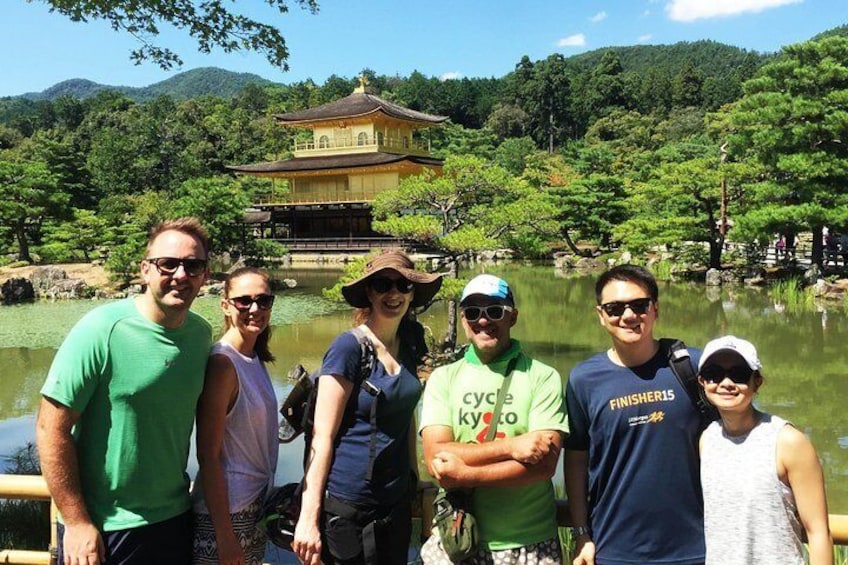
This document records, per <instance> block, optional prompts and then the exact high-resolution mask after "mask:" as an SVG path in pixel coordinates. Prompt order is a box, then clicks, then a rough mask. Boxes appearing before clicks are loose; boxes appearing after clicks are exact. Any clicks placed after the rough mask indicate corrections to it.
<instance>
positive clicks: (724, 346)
mask: <svg viewBox="0 0 848 565" xmlns="http://www.w3.org/2000/svg"><path fill="white" fill-rule="evenodd" d="M719 351H733V352H735V353H736V354H738V355H739V356H740V357H742V359H744V360H745V363H747V364H748V367H750V368H751V370H752V371H759V370H760V369H761V368H762V366H763V365H762V363H760V358H759V356H757V348H756V347H754V344H753V343H751V342H750V341H747V340H744V339H741V338H738V337H736V336H734V335H726V336H724V337H719V338H716V339H714V340H712V341H711V342H709V343H708V344H707V345H706V347H704V352H703V354H701V360H700V362H698V371H700V370H701V369H702V368H703V367H704V365H706V364H707V361H708V360H709V358H710V357H712V356H713V355H715V354H716V353H718V352H719Z"/></svg>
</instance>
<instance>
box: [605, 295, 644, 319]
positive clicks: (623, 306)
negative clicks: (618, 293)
mask: <svg viewBox="0 0 848 565" xmlns="http://www.w3.org/2000/svg"><path fill="white" fill-rule="evenodd" d="M650 307H651V299H650V298H637V299H636V300H631V301H630V302H607V303H606V304H601V309H602V310H603V311H604V312H606V313H607V316H609V317H610V318H619V317H621V316H623V315H624V311H625V310H627V309H628V308H630V311H631V312H633V313H634V314H636V315H638V316H641V315H642V314H644V313H645V312H647V311H648V309H649V308H650Z"/></svg>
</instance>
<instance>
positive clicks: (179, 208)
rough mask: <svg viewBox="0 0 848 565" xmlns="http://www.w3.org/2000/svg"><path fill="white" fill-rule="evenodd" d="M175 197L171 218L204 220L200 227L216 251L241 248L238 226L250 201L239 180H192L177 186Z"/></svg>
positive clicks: (214, 178)
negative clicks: (190, 217) (191, 217)
mask: <svg viewBox="0 0 848 565" xmlns="http://www.w3.org/2000/svg"><path fill="white" fill-rule="evenodd" d="M176 195H177V199H176V201H175V202H174V205H173V208H172V209H171V210H170V211H169V215H170V216H172V217H174V218H178V217H181V216H195V217H198V218H203V226H204V227H205V228H206V230H207V231H208V232H209V236H210V238H211V239H212V241H213V243H214V246H215V249H216V250H218V251H227V250H231V249H235V248H239V247H241V246H242V243H243V234H242V231H241V227H240V226H241V223H242V220H243V217H244V209H245V208H247V207H248V206H249V205H250V197H249V195H248V194H247V193H246V192H245V191H243V190H242V188H241V185H240V183H239V181H238V180H235V179H233V178H232V177H226V176H218V177H209V178H196V179H191V180H187V181H186V182H184V183H183V184H182V185H181V186H180V188H179V189H178V190H177V193H176Z"/></svg>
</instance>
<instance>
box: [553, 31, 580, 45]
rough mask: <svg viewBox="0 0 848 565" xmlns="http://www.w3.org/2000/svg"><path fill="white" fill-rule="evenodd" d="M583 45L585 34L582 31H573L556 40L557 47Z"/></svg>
mask: <svg viewBox="0 0 848 565" xmlns="http://www.w3.org/2000/svg"><path fill="white" fill-rule="evenodd" d="M584 45H586V36H585V35H583V34H582V33H575V34H574V35H569V36H568V37H563V38H562V39H560V40H559V41H557V47H583V46H584Z"/></svg>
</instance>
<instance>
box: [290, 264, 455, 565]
mask: <svg viewBox="0 0 848 565" xmlns="http://www.w3.org/2000/svg"><path fill="white" fill-rule="evenodd" d="M441 282H442V279H441V275H440V274H430V273H424V272H421V271H417V270H415V265H414V263H413V262H412V260H410V258H409V257H408V256H407V255H406V254H405V253H403V252H401V251H398V250H390V251H386V252H383V253H381V254H379V255H377V256H376V257H374V258H373V259H372V260H371V261H369V262H368V263H367V265H366V268H365V274H363V275H362V276H361V277H359V278H358V279H356V280H354V281H352V282H350V283H348V284H346V285H344V286H343V287H342V294H343V295H344V297H345V300H346V301H347V302H348V304H350V305H351V306H353V307H354V308H356V309H357V311H356V313H355V316H354V321H355V323H356V324H357V326H356V327H355V328H354V329H353V330H351V331H347V332H344V333H343V334H341V335H339V336H338V337H336V339H335V340H334V341H333V343H332V344H331V345H330V348H329V350H328V351H327V353H326V354H325V355H324V361H323V364H322V367H321V376H320V377H319V379H318V396H317V401H316V404H315V418H314V420H315V423H314V426H313V430H312V436H311V437H312V439H311V444H310V448H309V450H308V452H307V454H306V466H307V467H306V476H305V481H304V489H303V501H302V509H301V513H300V518H299V520H298V522H297V527H296V529H295V535H294V541H293V542H292V549H293V550H294V551H295V553H296V554H297V556H298V558H299V559H300V560H301V562H303V563H304V564H306V565H317V564H318V563H319V562H320V563H324V564H333V563H340V564H342V563H343V564H346V565H347V564H367V563H380V564H390V565H393V564H397V563H406V561H407V551H408V548H409V541H410V538H411V534H412V518H411V509H410V499H411V496H410V494H411V492H412V491H413V489H415V488H416V487H417V484H415V480H414V477H415V474H417V473H415V472H416V471H417V469H416V465H417V463H416V462H417V459H416V455H415V439H416V438H415V425H414V424H413V421H412V420H413V416H414V412H415V408H416V406H417V404H418V399H419V397H420V396H421V384H420V381H419V380H418V377H417V367H418V365H419V364H420V363H421V361H422V358H423V356H424V354H426V346H425V345H424V339H423V337H424V333H423V328H422V327H421V325H420V324H418V323H417V322H414V321H413V320H412V319H411V318H410V317H409V316H410V313H411V311H412V309H413V308H417V307H421V306H426V305H427V304H429V303H430V301H431V300H432V299H433V297H434V296H435V294H436V293H437V292H438V290H439V288H440V286H441ZM368 342H370V347H369V346H368ZM371 351H373V355H374V356H376V362H374V363H368V364H365V365H364V364H363V359H367V358H368V357H371V356H372V355H371V353H370V352H371ZM366 365H367V366H366Z"/></svg>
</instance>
